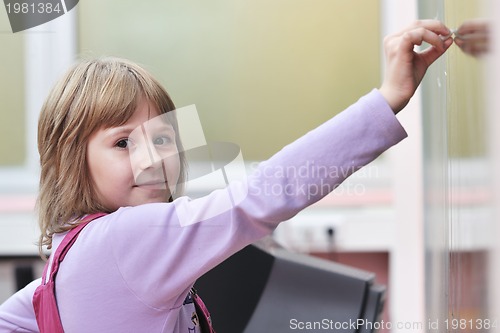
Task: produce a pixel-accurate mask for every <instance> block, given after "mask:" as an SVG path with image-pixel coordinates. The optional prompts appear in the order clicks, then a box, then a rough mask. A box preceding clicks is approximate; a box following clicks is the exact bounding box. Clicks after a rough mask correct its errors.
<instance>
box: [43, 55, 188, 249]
mask: <svg viewBox="0 0 500 333" xmlns="http://www.w3.org/2000/svg"><path fill="white" fill-rule="evenodd" d="M143 96H144V97H145V98H146V99H147V100H148V101H149V102H151V103H152V104H153V105H154V106H156V107H157V109H158V110H159V112H160V114H163V113H167V112H169V111H172V110H175V105H174V103H173V102H172V100H171V99H170V97H169V95H168V93H167V92H166V91H165V89H164V88H163V87H162V86H161V85H160V83H159V82H158V81H157V80H155V79H154V78H153V77H152V75H151V74H149V73H148V72H147V71H146V70H144V69H143V68H142V67H140V66H138V65H137V64H135V63H133V62H130V61H128V60H124V59H118V58H110V57H106V58H99V59H93V60H87V61H81V62H80V63H78V64H76V65H75V66H73V67H72V68H71V69H70V70H69V71H68V72H67V73H66V75H65V76H63V77H62V79H61V80H60V81H59V82H58V83H57V84H56V85H55V86H54V88H53V89H52V91H51V92H50V93H49V95H48V97H47V99H46V101H45V103H44V105H43V107H42V110H41V114H40V119H39V122H38V151H39V153H40V165H41V175H40V189H39V190H40V192H39V196H38V201H37V209H38V216H39V224H40V229H41V235H40V241H39V247H40V252H41V251H42V248H43V246H45V245H46V246H47V247H48V248H49V249H50V248H51V245H52V236H53V234H54V233H59V232H64V231H68V230H70V229H72V228H73V227H74V226H76V225H77V224H78V221H79V219H80V218H81V217H83V216H84V215H86V214H91V213H96V212H108V213H109V212H110V211H109V210H108V209H107V208H106V207H104V206H103V205H102V204H101V203H100V202H99V201H98V199H97V198H98V196H97V195H96V192H95V189H94V184H93V181H92V178H91V176H90V173H89V170H88V165H87V158H86V155H87V142H88V139H89V137H90V136H91V135H92V133H94V131H96V130H98V129H100V128H103V127H104V128H109V127H115V126H120V125H123V124H124V123H125V122H127V120H128V119H130V117H131V116H132V115H133V113H134V111H135V110H136V108H137V104H138V102H139V100H140V98H141V97H143ZM172 125H173V126H174V130H175V132H176V136H177V138H176V139H177V140H176V141H177V142H178V146H179V147H178V148H179V152H181V153H180V162H181V175H180V178H179V182H178V185H177V188H176V190H175V192H176V193H177V194H179V193H181V192H182V190H183V189H182V186H183V183H184V181H185V178H186V174H185V171H186V160H185V157H184V154H183V153H182V151H183V149H182V146H180V145H181V143H180V138H179V135H178V127H177V123H176V121H175V118H174V121H173V124H172ZM41 253H42V252H41Z"/></svg>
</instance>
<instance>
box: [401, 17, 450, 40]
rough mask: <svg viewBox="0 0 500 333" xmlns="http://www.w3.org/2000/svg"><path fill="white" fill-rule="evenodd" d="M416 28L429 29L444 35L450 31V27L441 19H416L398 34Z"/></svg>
mask: <svg viewBox="0 0 500 333" xmlns="http://www.w3.org/2000/svg"><path fill="white" fill-rule="evenodd" d="M418 28H424V29H426V30H430V31H432V32H434V33H435V34H437V35H441V36H446V35H448V34H449V33H450V29H448V28H447V27H446V26H445V25H444V24H443V23H442V22H441V21H438V20H418V21H415V22H413V23H412V24H410V25H409V26H407V27H406V29H403V30H402V31H400V32H399V34H404V33H406V32H408V31H411V30H415V29H418Z"/></svg>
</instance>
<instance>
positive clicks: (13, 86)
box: [0, 10, 26, 167]
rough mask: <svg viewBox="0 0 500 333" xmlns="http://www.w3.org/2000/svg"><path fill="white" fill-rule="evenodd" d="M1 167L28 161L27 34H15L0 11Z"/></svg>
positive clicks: (4, 12) (4, 13)
mask: <svg viewBox="0 0 500 333" xmlns="http://www.w3.org/2000/svg"><path fill="white" fill-rule="evenodd" d="M0 47H1V52H0V167H4V166H17V165H18V166H20V165H22V164H23V162H24V160H25V151H26V149H25V144H26V141H25V124H24V122H25V115H24V114H25V109H24V54H23V34H21V33H17V34H13V33H12V30H11V28H10V24H9V19H8V17H7V13H6V11H4V10H0Z"/></svg>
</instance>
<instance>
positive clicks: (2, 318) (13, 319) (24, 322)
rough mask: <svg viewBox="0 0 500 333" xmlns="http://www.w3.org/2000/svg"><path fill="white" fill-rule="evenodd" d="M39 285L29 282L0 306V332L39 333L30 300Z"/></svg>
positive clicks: (38, 282) (37, 281) (36, 282)
mask: <svg viewBox="0 0 500 333" xmlns="http://www.w3.org/2000/svg"><path fill="white" fill-rule="evenodd" d="M40 283H41V279H38V280H35V281H33V282H31V283H30V284H28V285H27V286H26V287H24V288H23V289H21V290H19V291H18V292H17V293H15V294H14V295H12V296H11V297H10V298H9V299H7V300H6V301H5V302H4V303H3V304H2V305H0V332H5V333H7V332H24V333H26V332H39V331H38V325H37V323H36V318H35V312H34V310H33V304H32V299H33V294H34V292H35V289H36V288H37V287H38V286H39V285H40Z"/></svg>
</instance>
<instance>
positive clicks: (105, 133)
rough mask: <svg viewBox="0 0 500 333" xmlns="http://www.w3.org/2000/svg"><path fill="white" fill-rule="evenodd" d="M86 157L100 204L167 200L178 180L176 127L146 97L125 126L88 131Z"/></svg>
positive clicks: (114, 205) (112, 205)
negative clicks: (93, 131) (91, 132)
mask: <svg viewBox="0 0 500 333" xmlns="http://www.w3.org/2000/svg"><path fill="white" fill-rule="evenodd" d="M87 161H88V168H89V171H90V176H91V177H92V180H93V181H94V184H95V189H96V192H97V195H98V197H99V200H100V203H101V204H102V205H104V206H105V207H106V208H107V209H109V210H111V211H115V210H116V209H118V208H120V207H125V206H137V205H141V204H145V203H153V202H167V201H168V199H169V198H170V196H171V193H172V191H173V190H174V189H175V186H176V184H177V181H178V180H179V174H180V160H179V155H178V150H177V144H176V142H175V133H174V130H173V128H172V126H171V125H170V124H169V123H168V122H167V121H166V117H165V115H162V116H160V115H159V112H158V110H157V109H156V108H155V107H154V106H153V105H152V104H151V103H148V101H147V100H146V99H144V98H143V99H141V101H140V103H139V104H138V106H137V109H136V110H135V112H134V115H133V116H132V117H131V118H130V119H129V120H128V121H127V122H126V123H125V124H124V125H122V126H119V127H111V128H101V129H99V130H97V131H96V132H95V133H93V134H92V136H91V137H90V140H89V142H88V146H87Z"/></svg>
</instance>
